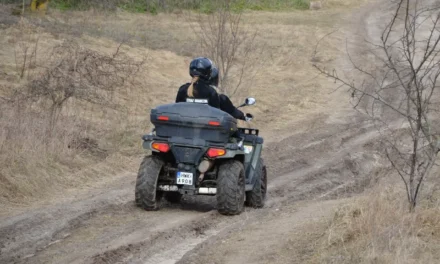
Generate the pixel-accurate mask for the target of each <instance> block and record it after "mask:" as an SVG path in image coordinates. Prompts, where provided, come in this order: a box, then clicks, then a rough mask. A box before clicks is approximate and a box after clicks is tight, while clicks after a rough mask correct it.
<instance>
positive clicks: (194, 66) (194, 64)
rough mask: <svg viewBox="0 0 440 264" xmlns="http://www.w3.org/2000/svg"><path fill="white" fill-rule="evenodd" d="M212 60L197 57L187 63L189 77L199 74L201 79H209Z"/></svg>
mask: <svg viewBox="0 0 440 264" xmlns="http://www.w3.org/2000/svg"><path fill="white" fill-rule="evenodd" d="M211 69H212V61H211V60H210V59H208V58H204V57H199V58H196V59H194V60H193V61H191V63H190V64H189V75H191V77H195V76H199V77H200V78H202V79H205V80H209V78H210V77H211Z"/></svg>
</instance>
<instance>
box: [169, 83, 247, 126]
mask: <svg viewBox="0 0 440 264" xmlns="http://www.w3.org/2000/svg"><path fill="white" fill-rule="evenodd" d="M189 86H190V83H187V84H184V85H182V86H181V87H180V88H179V91H178V92H177V97H176V103H181V102H191V103H202V104H203V103H204V104H209V105H210V106H212V107H215V108H219V109H221V110H222V111H224V112H226V113H228V114H230V115H231V116H233V117H234V118H236V119H241V120H246V118H245V115H244V114H243V112H242V111H240V110H238V109H237V108H236V107H235V106H234V105H233V104H232V102H231V100H230V99H229V98H228V97H227V96H226V95H224V94H220V95H219V94H218V93H217V91H216V90H215V88H214V87H212V86H210V85H209V84H208V83H206V82H205V81H203V80H199V81H198V82H196V83H195V84H194V92H193V94H194V97H189V96H188V87H189Z"/></svg>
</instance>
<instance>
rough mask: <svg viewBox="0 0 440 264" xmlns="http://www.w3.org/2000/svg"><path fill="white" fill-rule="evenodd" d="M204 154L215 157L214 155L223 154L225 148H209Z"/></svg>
mask: <svg viewBox="0 0 440 264" xmlns="http://www.w3.org/2000/svg"><path fill="white" fill-rule="evenodd" d="M206 154H207V155H208V157H210V158H215V157H220V156H224V155H225V154H226V150H224V149H218V148H210V149H209V150H208V152H207V153H206Z"/></svg>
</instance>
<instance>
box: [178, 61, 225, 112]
mask: <svg viewBox="0 0 440 264" xmlns="http://www.w3.org/2000/svg"><path fill="white" fill-rule="evenodd" d="M212 68H213V64H212V61H211V60H210V59H208V58H204V57H199V58H195V59H194V60H193V61H191V63H190V65H189V75H191V77H192V81H191V83H186V84H184V85H182V86H181V87H180V88H179V91H178V92H177V97H176V103H180V102H197V103H207V104H209V105H210V106H212V107H215V108H220V99H219V96H218V94H217V91H216V90H215V89H214V88H213V87H211V86H210V85H209V79H210V77H211V71H212Z"/></svg>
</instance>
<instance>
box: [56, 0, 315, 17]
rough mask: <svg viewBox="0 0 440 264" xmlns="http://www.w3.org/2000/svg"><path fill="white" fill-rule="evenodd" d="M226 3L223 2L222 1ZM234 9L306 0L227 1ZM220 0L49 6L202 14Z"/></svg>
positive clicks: (62, 1)
mask: <svg viewBox="0 0 440 264" xmlns="http://www.w3.org/2000/svg"><path fill="white" fill-rule="evenodd" d="M225 2H226V1H225ZM229 2H230V3H229V6H230V8H232V9H233V10H294V9H307V8H308V7H309V0H252V1H248V0H233V1H229ZM219 5H222V1H216V0H192V1H189V0H185V1H181V0H152V1H143V0H109V1H97V0H91V1H88V0H52V1H51V6H52V7H53V8H56V9H60V10H88V9H91V8H94V9H101V10H116V9H123V10H126V11H129V12H136V13H144V12H150V13H153V14H155V13H158V12H172V11H176V10H182V9H183V10H196V11H200V12H203V13H212V12H214V11H215V10H216V9H217V8H218V6H219Z"/></svg>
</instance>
